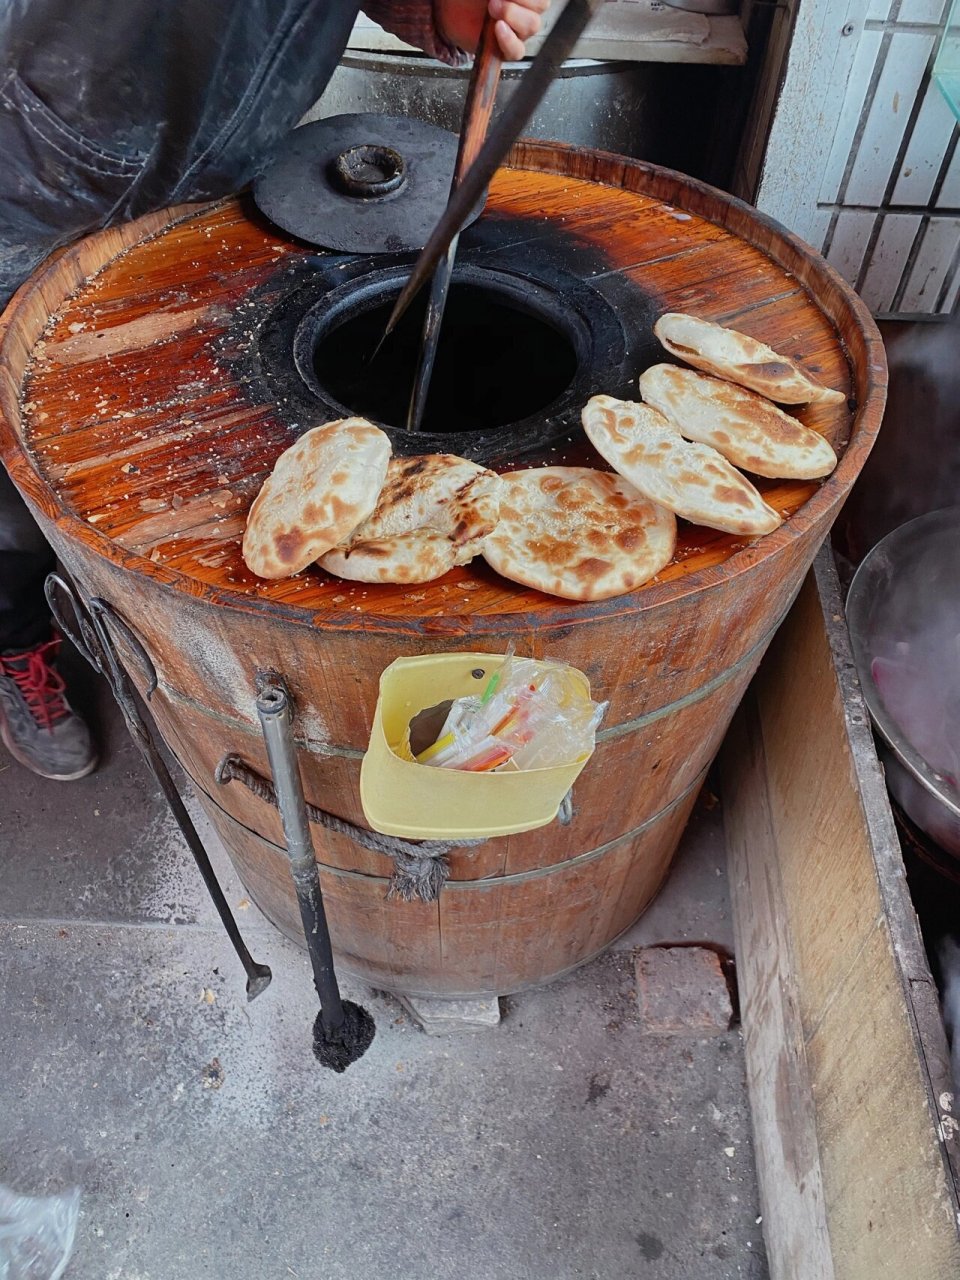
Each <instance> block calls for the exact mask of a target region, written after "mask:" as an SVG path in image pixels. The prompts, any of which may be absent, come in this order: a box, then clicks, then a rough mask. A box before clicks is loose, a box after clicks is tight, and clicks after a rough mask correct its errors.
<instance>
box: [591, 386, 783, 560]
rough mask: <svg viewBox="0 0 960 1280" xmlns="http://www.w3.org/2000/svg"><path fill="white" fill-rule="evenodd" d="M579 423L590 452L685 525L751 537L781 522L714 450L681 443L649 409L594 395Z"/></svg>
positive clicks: (670, 426)
mask: <svg viewBox="0 0 960 1280" xmlns="http://www.w3.org/2000/svg"><path fill="white" fill-rule="evenodd" d="M582 419H583V427H584V430H585V431H586V433H587V435H588V436H589V437H590V440H591V442H592V443H593V446H594V448H595V449H596V450H597V452H598V453H600V454H602V456H603V457H604V458H606V460H607V461H608V462H609V463H610V465H611V466H612V467H615V468H616V470H617V471H619V473H620V474H621V475H622V476H625V477H626V478H627V480H629V481H630V483H631V484H632V485H634V487H635V488H637V489H639V490H640V492H641V493H642V494H645V495H646V497H648V498H649V499H650V500H651V501H652V502H656V503H658V504H659V505H660V506H662V507H667V508H668V510H670V511H673V512H675V513H676V514H677V515H678V516H683V518H684V519H685V520H691V521H692V522H693V523H694V524H704V525H707V527H708V528H711V529H722V530H723V531H724V532H725V533H739V534H747V535H749V536H751V537H753V536H756V535H757V534H761V533H770V532H771V531H772V530H773V529H776V527H777V525H779V524H780V523H781V520H780V517H779V516H778V515H777V513H776V511H774V510H773V508H772V507H769V506H767V504H766V503H765V502H764V500H763V498H761V496H760V494H759V493H758V492H757V491H756V489H755V488H754V487H753V485H752V484H751V483H750V481H749V480H746V479H745V478H744V477H743V476H742V475H741V474H740V472H739V471H737V470H736V469H735V468H734V467H731V465H730V463H729V462H727V460H726V458H724V457H722V456H721V455H720V454H719V453H717V451H716V449H711V448H710V446H709V445H705V444H692V443H691V442H690V441H688V440H684V438H683V436H682V435H681V434H680V432H679V431H678V430H677V429H676V427H675V426H673V424H672V423H671V422H668V420H667V419H666V418H665V417H664V416H663V414H662V413H659V412H658V411H657V410H656V409H652V408H651V407H650V406H649V405H646V404H634V403H632V402H631V401H629V400H614V399H613V397H612V396H594V397H593V399H592V400H590V401H589V402H588V403H587V406H586V408H585V409H584V410H583V414H582Z"/></svg>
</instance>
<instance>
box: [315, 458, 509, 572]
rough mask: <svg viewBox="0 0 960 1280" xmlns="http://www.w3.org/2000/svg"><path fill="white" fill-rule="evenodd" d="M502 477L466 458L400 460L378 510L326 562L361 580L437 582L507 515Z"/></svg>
mask: <svg viewBox="0 0 960 1280" xmlns="http://www.w3.org/2000/svg"><path fill="white" fill-rule="evenodd" d="M500 490H501V482H500V477H499V476H498V475H497V474H496V472H495V471H487V470H486V469H485V468H484V467H479V466H477V464H476V463H475V462H468V461H467V460H466V458H457V457H455V456H454V455H453V454H450V453H433V454H427V455H426V456H424V457H419V458H394V459H392V461H391V462H390V465H389V467H388V468H387V481H386V484H385V485H384V486H383V490H382V492H381V494H380V500H379V501H378V503H377V506H376V509H375V510H374V512H373V514H372V515H371V516H370V518H369V519H368V520H365V521H364V522H363V524H362V525H360V527H359V528H357V529H354V530H353V532H352V533H351V535H350V537H349V538H347V539H346V541H345V542H344V543H342V545H340V546H338V547H335V548H334V549H333V550H332V551H328V552H327V554H326V555H324V556H321V557H320V561H319V563H320V566H321V568H323V569H326V570H327V571H328V572H329V573H335V574H336V575H337V577H339V578H349V579H351V580H352V581H354V582H430V581H432V580H433V579H434V578H440V577H442V576H443V574H445V573H447V572H448V571H449V570H450V569H452V568H453V567H454V565H458V564H466V563H467V561H469V560H472V559H473V558H474V556H475V555H477V553H478V552H479V550H480V545H481V543H482V542H483V540H484V538H485V537H486V536H487V534H488V533H490V532H491V531H492V530H493V528H494V527H495V526H496V523H497V518H498V516H499V514H500Z"/></svg>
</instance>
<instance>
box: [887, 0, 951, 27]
mask: <svg viewBox="0 0 960 1280" xmlns="http://www.w3.org/2000/svg"><path fill="white" fill-rule="evenodd" d="M947 4H949V0H947ZM945 8H946V4H945V2H944V0H900V9H899V11H898V13H897V22H901V23H913V24H915V25H917V26H932V27H936V26H939V25H940V24H941V23H942V22H943V19H944V9H945Z"/></svg>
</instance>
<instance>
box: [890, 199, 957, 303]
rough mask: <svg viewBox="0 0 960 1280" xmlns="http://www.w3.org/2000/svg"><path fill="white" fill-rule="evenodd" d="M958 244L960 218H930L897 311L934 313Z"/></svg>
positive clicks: (952, 264)
mask: <svg viewBox="0 0 960 1280" xmlns="http://www.w3.org/2000/svg"><path fill="white" fill-rule="evenodd" d="M958 244H960V218H931V219H930V221H929V223H928V224H927V229H926V232H925V233H924V237H923V241H922V243H921V245H920V251H919V253H918V254H917V257H916V260H915V262H914V264H913V270H912V271H911V273H910V279H909V281H908V283H907V288H906V290H905V292H904V294H903V297H902V298H901V300H900V304H899V307H898V310H899V311H902V312H904V313H905V314H921V315H933V314H935V313H936V311H937V300H938V298H939V297H940V292H941V290H942V288H943V284H944V281H945V280H946V278H947V273H948V272H949V271H950V270H951V268H953V266H954V260H955V258H956V253H957V245H958Z"/></svg>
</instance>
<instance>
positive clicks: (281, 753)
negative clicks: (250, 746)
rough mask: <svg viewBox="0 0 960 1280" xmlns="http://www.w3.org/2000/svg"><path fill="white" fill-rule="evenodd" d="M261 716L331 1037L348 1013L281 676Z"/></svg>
mask: <svg viewBox="0 0 960 1280" xmlns="http://www.w3.org/2000/svg"><path fill="white" fill-rule="evenodd" d="M257 714H258V715H259V717H260V726H261V728H262V730H263V739H264V742H265V744H266V748H267V757H268V759H269V761H270V771H271V773H272V774H273V786H274V790H275V791H276V795H277V807H278V808H279V810H280V818H281V821H282V823H283V834H284V837H285V838H286V841H287V857H288V858H289V860H290V872H291V874H292V876H293V883H294V887H295V889H296V891H297V904H298V905H299V907H300V919H301V920H302V922H303V933H304V937H305V938H306V942H307V950H308V951H309V953H310V964H311V966H312V968H313V982H314V986H315V987H316V989H317V995H318V996H319V997H320V1021H321V1024H322V1026H323V1030H324V1032H325V1033H326V1034H328V1035H330V1034H332V1033H335V1032H336V1031H338V1030H339V1029H340V1028H341V1027H342V1026H343V1024H344V1020H345V1014H344V1009H343V1001H342V999H341V997H340V988H339V986H338V985H337V975H336V972H335V970H334V967H333V948H332V946H331V943H330V930H329V928H328V926H327V916H326V912H325V911H324V908H323V895H322V893H321V892H320V873H319V870H318V868H317V859H316V854H315V852H314V848H313V837H312V836H311V834H310V820H309V818H308V817H307V804H306V800H305V798H304V794H303V781H302V779H301V777H300V765H299V763H298V761H297V752H296V747H295V745H294V741H293V724H292V717H291V713H290V696H289V694H288V693H287V690H286V689H285V688H284V686H283V684H282V683H281V682H280V681H279V679H277V680H267V681H265V682H264V683H263V684H262V685H261V687H260V689H259V692H258V694H257Z"/></svg>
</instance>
